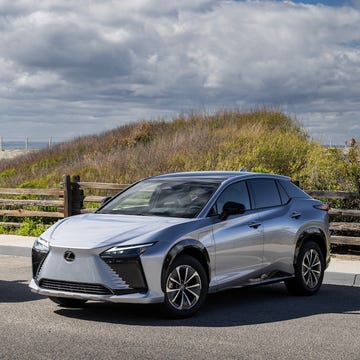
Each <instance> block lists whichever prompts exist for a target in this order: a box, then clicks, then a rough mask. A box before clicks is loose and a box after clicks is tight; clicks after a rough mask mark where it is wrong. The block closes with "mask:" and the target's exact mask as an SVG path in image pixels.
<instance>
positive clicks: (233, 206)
mask: <svg viewBox="0 0 360 360" xmlns="http://www.w3.org/2000/svg"><path fill="white" fill-rule="evenodd" d="M245 210H246V208H245V205H244V204H240V203H237V202H235V201H227V202H226V203H225V204H224V206H223V209H222V213H221V214H220V216H219V218H220V220H226V219H227V218H228V216H230V215H241V214H243V213H244V212H245Z"/></svg>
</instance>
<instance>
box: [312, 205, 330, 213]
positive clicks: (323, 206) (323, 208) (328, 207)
mask: <svg viewBox="0 0 360 360" xmlns="http://www.w3.org/2000/svg"><path fill="white" fill-rule="evenodd" d="M314 208H315V209H319V210H323V211H329V210H330V206H329V205H325V204H321V205H314Z"/></svg>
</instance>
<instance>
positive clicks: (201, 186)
mask: <svg viewBox="0 0 360 360" xmlns="http://www.w3.org/2000/svg"><path fill="white" fill-rule="evenodd" d="M219 185H220V182H216V181H214V180H211V181H209V180H206V179H200V180H191V179H170V180H169V179H166V180H164V179H158V180H156V179H153V180H151V179H150V180H144V181H141V182H140V183H138V184H136V185H134V186H132V187H131V188H129V189H128V190H126V191H124V192H123V193H121V194H120V195H119V196H117V197H116V198H115V199H114V200H112V201H110V202H109V203H108V204H106V205H105V206H104V207H103V208H102V209H101V210H99V211H98V213H100V214H127V215H145V216H168V217H182V218H192V217H195V216H197V214H198V213H199V212H200V211H201V210H202V208H203V207H204V206H205V204H206V203H207V202H208V201H209V199H210V198H211V196H212V195H213V193H214V192H215V191H216V189H217V188H218V186H219Z"/></svg>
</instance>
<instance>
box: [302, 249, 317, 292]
mask: <svg viewBox="0 0 360 360" xmlns="http://www.w3.org/2000/svg"><path fill="white" fill-rule="evenodd" d="M301 269H302V278H303V280H304V283H305V284H306V286H307V287H308V288H310V289H314V288H315V287H316V286H317V285H318V283H319V280H320V277H321V260H320V256H319V253H318V252H317V251H316V250H315V249H309V250H308V251H307V252H306V253H305V254H304V257H303V261H302V266H301Z"/></svg>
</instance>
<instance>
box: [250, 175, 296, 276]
mask: <svg viewBox="0 0 360 360" xmlns="http://www.w3.org/2000/svg"><path fill="white" fill-rule="evenodd" d="M248 186H249V189H250V195H251V199H252V203H253V206H254V207H255V209H256V212H257V215H258V221H259V223H261V225H262V227H263V230H264V267H265V266H268V267H270V268H269V269H268V270H269V271H271V268H274V269H276V270H280V271H284V272H291V266H292V262H293V258H292V254H293V247H294V244H293V241H292V239H293V229H292V227H291V219H290V216H289V207H290V206H291V205H290V204H289V200H290V199H289V197H288V196H287V194H286V192H285V191H284V189H282V188H281V185H280V184H278V182H277V181H276V180H275V179H252V180H249V181H248Z"/></svg>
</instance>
